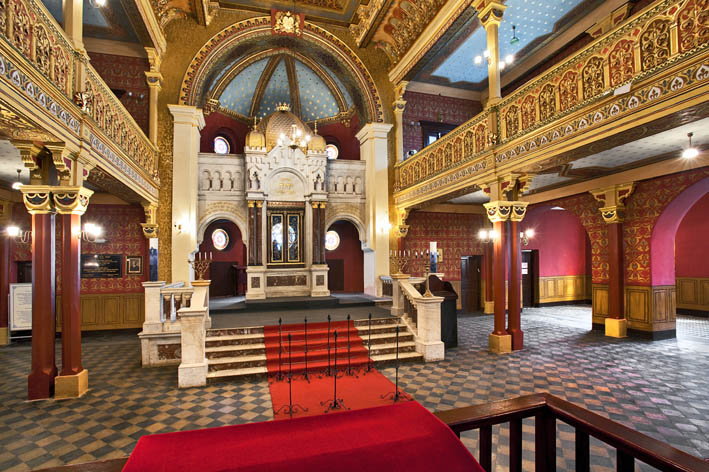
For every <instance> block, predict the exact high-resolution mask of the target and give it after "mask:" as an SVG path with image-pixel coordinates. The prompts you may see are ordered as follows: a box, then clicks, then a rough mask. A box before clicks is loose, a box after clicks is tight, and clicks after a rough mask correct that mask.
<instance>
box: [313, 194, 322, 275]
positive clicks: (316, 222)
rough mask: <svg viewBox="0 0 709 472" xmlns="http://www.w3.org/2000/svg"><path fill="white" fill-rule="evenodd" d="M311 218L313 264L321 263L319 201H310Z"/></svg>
mask: <svg viewBox="0 0 709 472" xmlns="http://www.w3.org/2000/svg"><path fill="white" fill-rule="evenodd" d="M311 206H312V209H313V211H312V215H313V216H312V219H313V262H312V263H313V265H316V264H321V261H320V239H321V234H320V203H319V202H312V203H311Z"/></svg>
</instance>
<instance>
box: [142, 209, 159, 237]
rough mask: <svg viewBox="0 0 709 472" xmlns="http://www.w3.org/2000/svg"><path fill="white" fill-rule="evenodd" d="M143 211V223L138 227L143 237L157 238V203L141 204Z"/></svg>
mask: <svg viewBox="0 0 709 472" xmlns="http://www.w3.org/2000/svg"><path fill="white" fill-rule="evenodd" d="M143 211H145V223H141V224H140V227H141V228H143V236H145V237H146V238H148V239H151V238H157V237H158V230H159V229H160V225H158V205H157V203H152V202H143Z"/></svg>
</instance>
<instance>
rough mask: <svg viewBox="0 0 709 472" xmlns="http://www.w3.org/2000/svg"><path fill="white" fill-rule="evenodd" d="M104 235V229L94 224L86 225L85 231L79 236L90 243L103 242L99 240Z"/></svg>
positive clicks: (78, 235)
mask: <svg viewBox="0 0 709 472" xmlns="http://www.w3.org/2000/svg"><path fill="white" fill-rule="evenodd" d="M101 234H103V228H101V227H100V226H99V225H96V224H94V223H86V224H84V230H83V231H81V232H80V233H78V234H77V237H79V238H80V239H81V240H82V241H86V242H89V243H97V242H102V241H100V240H99V239H98V238H99V237H100V236H101Z"/></svg>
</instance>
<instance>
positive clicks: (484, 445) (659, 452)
mask: <svg viewBox="0 0 709 472" xmlns="http://www.w3.org/2000/svg"><path fill="white" fill-rule="evenodd" d="M436 416H438V418H439V419H440V420H441V421H443V422H444V423H446V424H447V425H448V426H449V427H450V428H451V429H452V430H453V432H455V433H456V434H457V435H458V437H460V435H461V433H463V432H465V431H471V430H479V440H478V444H479V456H478V461H479V462H480V465H481V466H482V467H483V469H485V470H487V471H491V470H493V468H492V444H493V443H492V427H493V426H495V425H501V424H507V423H509V428H510V433H509V460H510V463H509V470H510V471H512V472H520V471H521V470H522V420H523V419H525V418H531V417H534V455H535V461H534V467H535V470H536V471H538V472H552V471H555V470H556V439H557V433H556V426H557V421H561V422H563V423H566V424H568V425H570V426H572V427H573V428H574V429H575V430H576V447H575V449H576V470H577V471H580V472H583V471H589V470H590V462H591V460H590V459H591V455H590V444H589V438H590V437H594V438H596V439H598V440H599V441H601V442H603V443H605V444H607V445H609V446H610V447H612V448H614V449H616V451H617V459H616V468H617V470H618V471H622V472H626V471H634V470H635V461H636V460H638V461H642V462H644V463H646V464H648V465H650V466H652V467H655V468H657V469H659V470H662V471H695V472H709V462H705V461H703V460H701V459H699V458H697V457H694V456H692V455H690V454H687V453H686V452H682V451H680V450H679V449H675V448H674V447H672V446H670V445H668V444H666V443H663V442H662V441H658V440H657V439H653V438H651V437H649V436H646V435H644V434H642V433H640V432H638V431H635V430H633V429H631V428H628V427H627V426H623V425H622V424H620V423H617V422H615V421H613V420H610V419H608V418H605V417H603V416H601V415H598V414H596V413H593V412H592V411H589V410H587V409H585V408H582V407H580V406H577V405H574V404H573V403H569V402H567V401H566V400H562V399H561V398H558V397H555V396H553V395H550V394H548V393H538V394H533V395H526V396H522V397H518V398H513V399H511V400H502V401H497V402H493V403H486V404H483V405H476V406H468V407H463V408H456V409H453V410H447V411H441V412H438V413H436ZM498 457H499V454H498ZM498 467H499V465H498Z"/></svg>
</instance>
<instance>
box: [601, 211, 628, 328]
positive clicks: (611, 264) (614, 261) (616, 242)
mask: <svg viewBox="0 0 709 472" xmlns="http://www.w3.org/2000/svg"><path fill="white" fill-rule="evenodd" d="M606 227H607V228H608V315H609V316H610V317H611V318H614V319H621V318H624V317H625V309H624V303H623V301H624V300H623V298H624V292H623V223H621V222H616V223H610V224H608V225H607V226H606Z"/></svg>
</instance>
